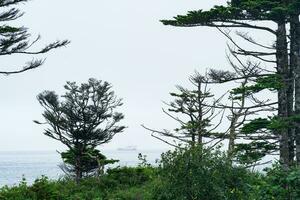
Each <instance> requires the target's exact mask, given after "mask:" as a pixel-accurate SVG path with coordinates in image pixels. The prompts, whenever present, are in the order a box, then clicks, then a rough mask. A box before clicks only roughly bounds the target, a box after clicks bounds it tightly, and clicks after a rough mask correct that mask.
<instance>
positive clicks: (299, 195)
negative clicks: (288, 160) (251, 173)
mask: <svg viewBox="0 0 300 200" xmlns="http://www.w3.org/2000/svg"><path fill="white" fill-rule="evenodd" d="M266 172H267V174H266V175H265V176H263V177H262V179H261V182H260V184H257V185H256V186H255V187H256V189H257V191H258V192H257V198H256V199H257V200H273V199H276V200H286V199H291V200H296V199H300V169H299V167H291V168H290V169H288V170H286V169H283V167H282V166H280V165H279V164H276V165H274V166H273V167H272V168H269V169H266Z"/></svg>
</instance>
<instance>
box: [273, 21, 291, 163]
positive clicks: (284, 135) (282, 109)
mask: <svg viewBox="0 0 300 200" xmlns="http://www.w3.org/2000/svg"><path fill="white" fill-rule="evenodd" d="M276 58H277V59H276V60H277V71H278V74H279V75H280V76H281V77H282V78H283V80H284V87H283V88H280V89H279V90H278V117H279V118H280V119H281V120H285V119H286V118H287V117H288V112H287V104H288V102H287V101H288V99H287V88H288V82H287V80H288V74H289V62H288V51H287V39H286V25H285V22H284V21H283V22H280V23H278V30H277V41H276ZM277 134H278V135H279V136H280V162H281V163H282V164H283V166H285V167H289V165H290V155H289V152H290V149H289V135H288V134H289V133H288V130H287V129H286V128H284V129H280V130H278V133H277Z"/></svg>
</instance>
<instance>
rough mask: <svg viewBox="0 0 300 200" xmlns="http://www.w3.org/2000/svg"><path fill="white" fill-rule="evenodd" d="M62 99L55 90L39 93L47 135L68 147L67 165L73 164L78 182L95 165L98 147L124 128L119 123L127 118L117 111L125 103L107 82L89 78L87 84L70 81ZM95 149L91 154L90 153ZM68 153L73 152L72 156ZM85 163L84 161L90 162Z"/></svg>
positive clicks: (64, 155) (64, 156)
mask: <svg viewBox="0 0 300 200" xmlns="http://www.w3.org/2000/svg"><path fill="white" fill-rule="evenodd" d="M65 90H66V93H65V94H64V95H63V96H62V99H63V100H60V99H59V96H58V95H57V94H56V93H55V92H53V91H44V92H42V93H41V94H39V95H38V97H37V98H38V101H39V103H40V104H41V106H42V107H43V108H44V109H45V111H44V113H43V117H44V119H45V120H46V122H45V123H40V122H38V121H35V122H36V123H38V124H46V125H48V126H49V127H48V128H47V129H45V132H44V134H45V135H46V136H48V137H50V138H53V139H55V140H58V141H60V142H61V143H63V144H64V145H66V146H67V147H68V151H67V152H65V153H62V157H63V159H64V160H65V161H67V162H66V164H69V165H72V166H73V168H74V172H75V177H76V181H77V182H79V180H80V179H81V178H82V177H83V175H84V173H88V172H89V171H90V170H92V169H94V167H95V163H96V161H95V160H92V159H90V158H92V157H93V156H96V157H98V154H97V152H96V154H94V153H95V148H96V147H97V146H99V145H101V144H104V143H107V142H109V141H110V140H111V139H112V138H113V136H114V135H115V134H117V133H120V132H122V131H123V130H124V128H125V127H124V126H119V125H118V123H119V122H120V121H121V120H122V119H123V118H124V116H123V114H122V113H119V112H116V111H115V110H116V109H117V108H119V107H120V106H121V105H122V102H121V99H118V98H117V97H116V96H115V94H114V92H113V91H112V90H111V85H110V84H109V83H107V82H102V81H98V80H96V79H89V81H88V83H83V84H81V85H77V84H76V83H75V82H67V84H66V85H65ZM91 152H92V153H91ZM68 155H72V156H71V158H70V157H69V156H68ZM87 160H88V162H87V163H85V161H87Z"/></svg>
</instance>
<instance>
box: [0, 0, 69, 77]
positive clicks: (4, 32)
mask: <svg viewBox="0 0 300 200" xmlns="http://www.w3.org/2000/svg"><path fill="white" fill-rule="evenodd" d="M27 1H28V0H1V1H0V9H1V11H0V22H1V24H0V34H1V40H0V56H3V55H12V54H24V55H37V54H44V53H47V52H48V51H50V50H52V49H56V48H59V47H62V46H65V45H67V44H68V43H69V41H68V40H64V41H56V42H53V43H51V44H48V45H47V46H45V47H44V48H42V49H40V50H38V51H31V50H30V49H31V48H32V46H33V45H34V44H35V43H37V42H38V40H40V36H38V37H37V38H35V39H33V41H30V40H31V35H30V34H29V33H28V29H27V28H25V27H15V26H11V25H8V24H7V23H8V22H11V21H14V20H17V19H19V18H20V17H21V16H22V15H23V14H24V13H22V12H21V11H20V10H19V9H17V8H12V7H13V6H16V5H18V4H19V3H25V2H27ZM43 62H44V60H43V59H34V60H32V61H30V62H28V63H26V65H25V66H23V67H18V68H17V69H12V70H9V71H0V74H6V75H9V74H16V73H22V72H25V71H27V70H31V69H35V68H37V67H39V66H41V65H42V64H43Z"/></svg>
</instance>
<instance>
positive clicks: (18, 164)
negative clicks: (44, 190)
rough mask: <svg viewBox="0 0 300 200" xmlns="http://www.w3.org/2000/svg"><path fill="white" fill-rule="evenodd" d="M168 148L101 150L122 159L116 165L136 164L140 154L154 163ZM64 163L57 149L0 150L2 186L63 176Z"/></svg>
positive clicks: (110, 156) (106, 154)
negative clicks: (24, 180) (23, 179)
mask: <svg viewBox="0 0 300 200" xmlns="http://www.w3.org/2000/svg"><path fill="white" fill-rule="evenodd" d="M164 151H166V150H162V149H155V150H130V151H126V150H125V151H118V150H102V151H101V152H102V153H103V154H104V155H105V156H106V157H107V158H108V159H116V160H120V161H119V163H117V164H114V165H111V166H110V167H115V166H118V165H120V166H136V165H137V164H138V163H139V162H140V161H139V159H138V154H139V153H141V154H142V155H146V156H147V161H148V162H149V163H151V164H153V165H155V164H156V161H157V159H159V158H160V155H161V153H163V152H164ZM61 163H62V160H61V158H60V155H59V154H58V153H57V152H55V151H31V152H24V151H22V152H21V151H14V152H0V187H1V186H4V185H9V186H12V185H16V184H18V183H19V182H20V181H21V180H22V178H23V177H24V178H25V179H26V182H27V183H28V184H31V183H33V181H34V180H35V179H36V178H39V177H41V176H42V175H45V176H47V177H48V178H50V179H58V178H61V177H63V175H64V173H63V172H62V170H61V169H60V168H59V164H61Z"/></svg>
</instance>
